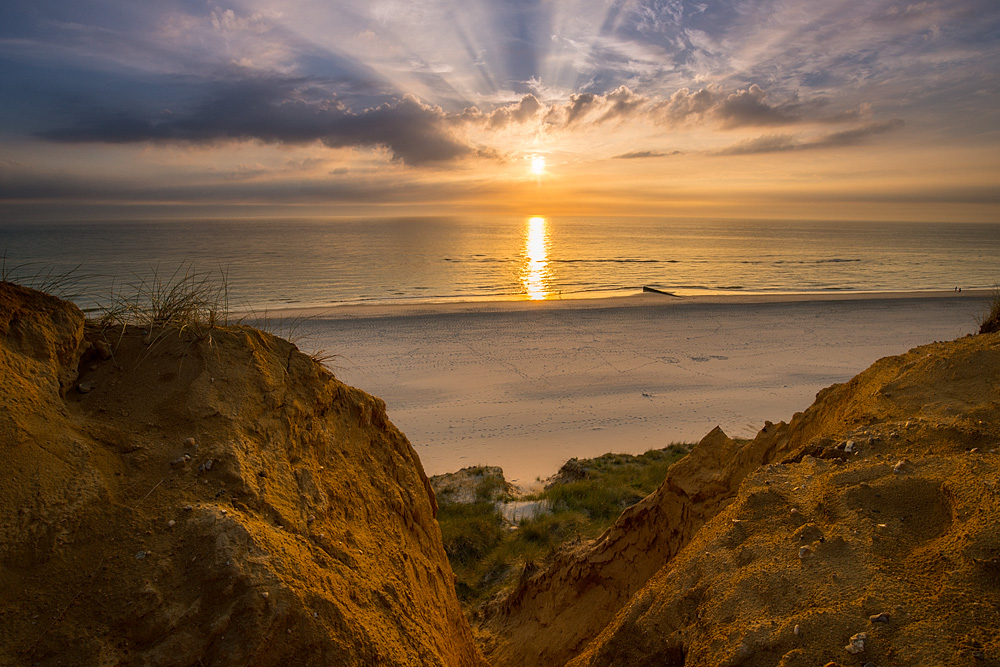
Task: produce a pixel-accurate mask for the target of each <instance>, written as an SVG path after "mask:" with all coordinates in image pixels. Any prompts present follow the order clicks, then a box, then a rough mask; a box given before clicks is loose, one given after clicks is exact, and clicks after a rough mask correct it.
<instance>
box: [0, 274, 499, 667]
mask: <svg viewBox="0 0 1000 667" xmlns="http://www.w3.org/2000/svg"><path fill="white" fill-rule="evenodd" d="M0 449H2V457H3V461H4V474H3V475H2V476H0V523H2V526H3V533H2V537H0V590H2V591H3V596H2V597H0V617H2V618H3V633H2V639H0V662H2V663H4V664H41V665H49V664H61V665H97V664H115V665H177V666H182V665H185V666H186V665H201V664H205V665H210V664H214V665H228V664H233V665H236V664H239V665H290V664H295V665H333V664H336V665H374V664H379V665H428V664H430V665H434V664H437V665H478V664H482V659H481V658H480V657H479V655H478V653H477V651H476V649H475V648H474V646H473V643H472V639H471V633H470V632H469V629H468V625H467V623H466V621H465V619H464V617H463V616H462V613H461V610H460V608H459V605H458V601H457V599H456V598H455V594H454V588H453V583H452V574H451V569H450V567H449V565H448V562H447V559H446V557H445V554H444V550H443V548H442V546H441V535H440V530H439V528H438V526H437V523H436V522H435V520H434V514H435V511H436V508H435V505H434V500H433V494H432V493H431V492H430V487H429V485H428V482H427V478H426V476H425V475H424V473H423V469H422V467H421V465H420V462H419V460H418V459H417V457H416V455H415V453H414V452H413V449H412V448H411V447H410V445H409V443H408V442H407V440H406V438H405V437H404V436H403V435H402V434H401V433H400V432H399V431H398V430H397V429H396V428H395V427H394V426H393V425H392V424H391V423H389V422H388V420H387V419H386V416H385V409H384V405H383V403H382V402H381V401H380V400H378V399H375V398H373V397H371V396H369V395H367V394H365V393H363V392H361V391H358V390H356V389H352V388H350V387H347V386H345V385H343V384H341V383H340V382H338V381H337V380H336V379H334V377H333V376H332V375H330V374H329V372H327V371H326V370H324V369H323V368H322V367H321V366H319V365H318V364H316V363H314V362H313V361H312V360H311V359H309V358H308V357H306V356H305V355H303V354H301V353H300V352H298V350H296V349H295V347H294V346H293V345H291V344H290V343H287V342H286V341H283V340H280V339H278V338H275V337H273V336H269V335H267V334H264V333H261V332H260V331H257V330H254V329H250V328H246V327H225V328H212V329H203V330H194V329H185V330H177V329H173V330H167V331H162V330H158V329H155V328H154V329H153V330H140V329H135V328H128V329H126V330H124V331H122V330H115V331H103V332H100V331H96V330H91V329H90V328H89V327H85V324H84V319H83V316H82V314H81V313H80V311H79V310H77V309H76V308H75V307H74V306H72V305H70V304H67V303H64V302H61V301H59V300H57V299H54V298H51V297H48V296H46V295H44V294H41V293H39V292H34V291H32V290H27V289H24V288H20V287H16V286H13V285H10V284H7V283H0Z"/></svg>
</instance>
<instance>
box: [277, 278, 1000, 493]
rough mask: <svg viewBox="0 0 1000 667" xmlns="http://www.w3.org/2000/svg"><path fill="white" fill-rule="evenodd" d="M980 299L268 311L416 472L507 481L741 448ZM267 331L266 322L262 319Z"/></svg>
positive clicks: (971, 295)
mask: <svg viewBox="0 0 1000 667" xmlns="http://www.w3.org/2000/svg"><path fill="white" fill-rule="evenodd" d="M991 293H992V292H991V291H989V290H976V291H971V290H969V291H963V292H961V293H958V292H954V291H950V290H949V291H939V292H933V293H927V292H921V293H898V292H894V293H877V294H872V293H852V294H849V295H846V294H842V293H840V294H835V295H833V294H831V295H819V297H820V298H817V295H813V294H809V295H803V294H797V295H739V296H713V297H687V298H681V299H678V298H674V297H670V296H667V295H662V294H655V293H644V294H640V295H635V296H629V297H620V298H613V299H587V300H573V301H566V300H564V301H517V302H489V303H481V302H480V303H463V304H420V305H411V306H392V307H385V306H364V307H350V308H347V307H344V308H336V309H329V308H327V309H319V310H318V311H306V312H305V313H303V312H302V311H283V313H282V316H283V317H286V318H289V319H288V320H286V323H289V324H290V325H291V327H292V328H294V329H295V334H294V335H293V338H295V339H296V342H297V345H298V346H299V347H300V349H302V350H303V351H305V352H307V353H314V352H320V351H323V354H322V356H324V357H328V358H329V361H328V362H327V366H328V367H329V368H330V369H331V370H332V371H333V372H334V374H335V375H336V377H337V378H338V379H339V380H341V381H342V382H345V383H346V384H349V385H352V386H354V387H358V388H359V389H362V390H364V391H366V392H368V393H370V394H373V395H375V396H378V397H379V398H381V399H383V400H384V401H385V402H386V405H387V410H388V415H389V418H390V420H391V421H392V422H393V423H394V424H395V425H396V426H397V427H398V428H399V429H400V430H401V431H402V432H403V433H405V434H406V436H407V438H408V439H409V440H410V442H411V444H412V445H413V447H414V448H415V450H416V451H417V453H418V455H419V456H420V459H421V462H422V464H423V466H424V469H425V471H426V473H427V474H428V475H436V474H441V473H446V472H454V471H457V470H459V469H461V468H464V467H467V466H470V465H491V466H492V465H495V466H499V467H501V468H503V470H504V474H505V477H506V478H507V479H508V480H509V481H511V482H512V483H514V484H517V485H519V486H530V485H531V484H533V483H534V482H535V480H536V479H545V478H547V477H549V476H551V475H552V474H554V473H555V472H556V471H557V470H558V468H559V467H560V466H561V465H562V464H563V463H565V462H566V461H567V460H568V459H570V458H573V457H579V458H592V457H594V456H599V455H601V454H604V453H607V452H620V453H628V454H639V453H642V452H645V451H647V450H649V449H657V448H661V447H664V446H666V445H668V444H671V443H672V442H697V441H698V440H700V439H701V438H702V437H704V436H705V435H706V434H707V433H708V432H709V431H711V430H712V429H713V428H715V427H716V426H721V427H722V429H723V430H724V431H725V432H726V433H727V435H729V436H730V437H753V436H754V435H756V433H757V431H759V430H760V428H761V427H762V426H763V425H764V422H765V421H771V422H779V421H788V420H790V419H791V418H792V416H793V415H794V413H796V412H799V411H802V410H805V409H806V408H807V407H808V406H809V405H810V404H812V402H813V400H814V398H815V395H816V393H817V392H818V391H820V390H821V389H824V388H825V387H828V386H829V385H831V384H835V383H838V382H844V381H846V380H848V379H850V378H851V377H853V376H854V375H856V374H857V373H859V372H861V371H862V370H864V369H865V368H867V367H869V366H870V365H871V364H872V363H874V362H875V361H876V360H878V359H879V358H882V357H885V356H891V355H895V354H901V353H904V352H906V351H907V350H909V349H911V348H913V347H916V346H918V345H922V344H926V343H930V342H933V341H936V340H952V339H955V338H958V337H960V336H962V335H964V334H966V333H972V332H973V331H974V330H975V329H977V328H978V325H977V324H976V322H975V320H976V317H978V316H980V315H981V314H982V313H983V309H984V306H985V304H986V301H987V298H988V297H989V295H990V294H991ZM269 319H270V322H271V323H272V324H275V325H276V328H277V329H279V331H277V333H279V334H281V333H282V332H281V331H280V328H281V324H282V322H281V317H279V316H278V315H277V314H275V313H270V314H269Z"/></svg>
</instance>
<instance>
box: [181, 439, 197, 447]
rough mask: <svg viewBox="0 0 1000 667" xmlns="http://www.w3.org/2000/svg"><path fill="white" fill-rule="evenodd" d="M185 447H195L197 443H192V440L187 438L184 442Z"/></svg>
mask: <svg viewBox="0 0 1000 667" xmlns="http://www.w3.org/2000/svg"><path fill="white" fill-rule="evenodd" d="M184 446H185V447H197V446H198V443H197V442H195V441H194V438H187V439H186V440H184Z"/></svg>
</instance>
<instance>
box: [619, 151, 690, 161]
mask: <svg viewBox="0 0 1000 667" xmlns="http://www.w3.org/2000/svg"><path fill="white" fill-rule="evenodd" d="M671 155H681V151H670V152H669V153H661V152H660V151H631V152H629V153H622V154H621V155H616V156H614V157H613V158H612V159H613V160H637V159H642V158H650V157H669V156H671Z"/></svg>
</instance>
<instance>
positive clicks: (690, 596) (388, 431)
mask: <svg viewBox="0 0 1000 667" xmlns="http://www.w3.org/2000/svg"><path fill="white" fill-rule="evenodd" d="M0 448H2V455H3V459H2V460H3V462H4V472H3V475H2V476H0V526H2V528H3V530H2V533H0V590H2V591H3V595H2V597H0V621H2V624H3V632H2V633H0V663H3V664H37V665H171V666H173V665H176V666H178V667H181V666H184V667H186V666H194V665H286V664H295V665H484V664H487V660H488V661H489V663H491V664H494V665H497V666H500V665H565V664H572V665H654V664H655V665H678V666H679V665H747V666H756V665H760V666H763V665H768V666H771V665H782V666H784V667H794V666H798V665H803V666H806V665H809V666H818V665H824V664H830V663H832V664H840V665H845V666H847V665H864V664H867V663H871V664H874V665H890V664H891V665H1000V632H998V628H1000V488H998V487H1000V482H998V480H1000V458H998V456H1000V455H998V454H997V449H998V448H1000V334H983V335H979V336H970V337H966V338H963V339H960V340H957V341H954V342H950V343H935V344H932V345H926V346H923V347H920V348H916V349H914V350H912V351H910V352H908V353H906V354H904V355H901V356H898V357H891V358H886V359H883V360H881V361H879V362H877V363H876V364H875V365H873V366H872V367H871V368H870V369H868V370H867V371H865V372H864V373H862V374H860V375H859V376H857V377H856V378H854V379H853V380H851V381H850V382H848V383H845V384H841V385H835V386H833V387H830V388H828V389H826V390H824V391H822V392H820V394H819V395H818V396H817V399H816V402H815V403H814V404H813V406H812V407H810V408H809V409H808V410H806V411H805V412H803V413H798V414H796V415H795V416H794V417H793V418H792V419H791V421H790V422H789V423H787V424H786V423H780V424H767V425H765V427H764V428H763V429H762V430H761V431H760V433H759V434H758V435H757V436H756V438H755V439H754V440H752V441H750V442H745V441H744V442H736V441H734V440H731V439H730V438H728V437H727V436H726V435H725V434H724V433H723V432H722V431H721V430H718V429H716V430H714V431H713V432H711V433H709V434H708V435H707V436H706V437H705V438H704V439H703V440H702V441H701V442H700V443H699V444H698V445H697V446H696V447H695V448H694V449H693V450H692V452H691V454H690V455H689V456H687V457H686V458H685V459H682V460H681V461H679V462H678V463H676V464H675V465H674V466H673V467H672V468H671V469H670V472H669V474H668V477H667V479H666V481H665V482H664V483H663V485H662V486H661V487H660V488H659V489H658V490H657V491H656V492H655V493H653V494H651V495H650V496H649V497H647V498H646V499H645V500H643V501H642V502H640V503H639V504H638V505H636V506H634V507H632V508H630V509H628V510H626V511H625V512H624V513H623V514H622V516H621V518H620V519H619V520H618V521H617V522H616V523H615V525H614V526H612V528H610V529H609V530H608V531H607V532H606V533H605V534H604V535H602V536H601V537H599V538H598V539H596V540H594V541H592V542H589V543H582V544H576V545H573V546H572V547H570V548H567V549H565V550H564V551H562V552H560V553H558V554H556V555H555V557H554V558H553V559H552V560H551V562H549V563H547V564H545V565H543V566H540V567H534V568H531V567H528V568H525V571H524V573H523V574H522V577H521V579H520V581H519V583H518V584H517V585H516V586H515V587H513V588H512V589H510V590H508V591H507V592H505V593H504V594H502V595H500V596H499V597H497V598H496V599H494V600H493V601H491V602H490V603H489V604H487V605H486V606H485V607H483V608H481V609H479V610H477V611H476V613H475V618H474V624H475V626H476V627H475V630H476V637H477V638H478V646H477V644H476V642H474V640H473V634H472V630H470V627H469V624H468V623H467V621H466V619H465V617H464V616H463V614H462V611H461V609H460V607H459V604H458V601H457V599H456V597H455V593H454V587H453V577H452V573H451V569H450V567H449V565H448V561H447V559H446V557H445V553H444V550H443V548H442V543H441V534H440V530H439V528H438V526H437V523H436V521H435V518H434V517H435V511H436V506H435V501H434V497H433V492H432V491H431V490H430V487H429V484H428V482H427V478H426V476H425V475H424V473H423V470H422V467H421V465H420V461H419V460H418V458H417V456H416V455H415V453H414V451H413V449H412V448H411V447H410V445H409V443H408V442H407V440H406V438H405V437H404V436H403V435H402V434H401V433H400V432H399V431H398V430H397V429H396V428H395V427H393V426H392V424H391V423H389V422H388V420H387V419H386V416H385V411H384V406H383V404H382V402H381V401H380V400H378V399H376V398H373V397H371V396H369V395H367V394H365V393H363V392H361V391H358V390H356V389H352V388H349V387H347V386H345V385H343V384H342V383H340V382H338V381H337V380H336V379H335V378H334V377H333V376H332V375H331V374H330V373H329V372H328V371H327V370H326V369H324V368H323V367H322V366H321V365H319V364H317V363H315V362H314V361H313V360H312V359H310V358H309V357H307V356H305V355H303V354H301V353H300V352H299V351H298V350H296V349H295V347H294V346H293V345H291V344H290V343H287V342H285V341H283V340H280V339H278V338H275V337H273V336H270V335H268V334H265V333H262V332H260V331H257V330H255V329H251V328H248V327H239V326H233V327H187V328H182V329H177V328H172V329H171V328H167V329H163V328H158V327H150V328H146V329H140V328H134V327H127V328H124V329H123V328H118V329H114V330H110V329H103V330H102V329H98V328H95V327H93V326H91V325H87V324H86V323H85V322H84V318H83V316H82V314H81V313H80V311H79V310H78V309H77V308H76V307H75V306H73V305H71V304H68V303H65V302H62V301H59V300H57V299H55V298H52V297H49V296H47V295H44V294H42V293H39V292H35V291H32V290H28V289H25V288H21V287H17V286H14V285H10V284H7V283H0ZM483 656H485V658H484V657H483Z"/></svg>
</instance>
